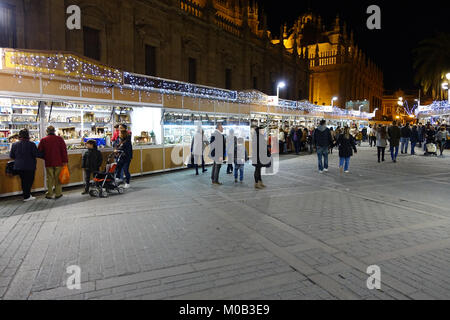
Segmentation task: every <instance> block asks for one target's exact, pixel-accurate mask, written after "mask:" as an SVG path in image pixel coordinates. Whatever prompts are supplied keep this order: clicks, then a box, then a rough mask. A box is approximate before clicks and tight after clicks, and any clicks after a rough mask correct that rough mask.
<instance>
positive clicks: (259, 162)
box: [252, 127, 271, 189]
mask: <svg viewBox="0 0 450 320" xmlns="http://www.w3.org/2000/svg"><path fill="white" fill-rule="evenodd" d="M263 132H264V128H262V127H256V128H255V132H254V133H253V137H252V150H254V151H256V152H254V151H253V154H252V163H253V166H254V167H255V188H256V189H262V188H265V187H266V186H265V185H264V184H263V182H262V178H261V169H262V168H264V167H266V168H267V167H270V166H271V159H270V157H271V155H270V153H269V146H268V145H267V142H266V139H265V137H264V134H263ZM262 155H266V157H267V158H266V159H263V158H262V157H261V156H262Z"/></svg>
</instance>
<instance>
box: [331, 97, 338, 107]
mask: <svg viewBox="0 0 450 320" xmlns="http://www.w3.org/2000/svg"><path fill="white" fill-rule="evenodd" d="M337 100H338V97H333V99H331V107H332V108H333V107H334V102H335V101H337Z"/></svg>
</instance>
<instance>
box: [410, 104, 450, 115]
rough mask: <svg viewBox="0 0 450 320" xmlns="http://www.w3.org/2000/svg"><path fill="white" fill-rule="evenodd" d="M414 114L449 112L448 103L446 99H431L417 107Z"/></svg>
mask: <svg viewBox="0 0 450 320" xmlns="http://www.w3.org/2000/svg"><path fill="white" fill-rule="evenodd" d="M416 111H417V113H416V116H433V115H443V114H446V113H450V104H449V102H448V101H433V103H432V104H430V105H428V106H420V107H418V108H417V110H416Z"/></svg>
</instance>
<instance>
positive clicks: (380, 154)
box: [378, 147, 386, 162]
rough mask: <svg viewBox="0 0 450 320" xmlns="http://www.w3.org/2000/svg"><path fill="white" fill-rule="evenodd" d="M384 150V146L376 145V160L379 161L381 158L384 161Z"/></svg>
mask: <svg viewBox="0 0 450 320" xmlns="http://www.w3.org/2000/svg"><path fill="white" fill-rule="evenodd" d="M385 152H386V148H384V147H378V162H380V161H381V160H383V161H384V154H385Z"/></svg>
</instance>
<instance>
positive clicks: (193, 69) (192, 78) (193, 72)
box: [188, 58, 197, 83]
mask: <svg viewBox="0 0 450 320" xmlns="http://www.w3.org/2000/svg"><path fill="white" fill-rule="evenodd" d="M188 77H189V78H188V82H189V83H197V60H196V59H194V58H189V75H188Z"/></svg>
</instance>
